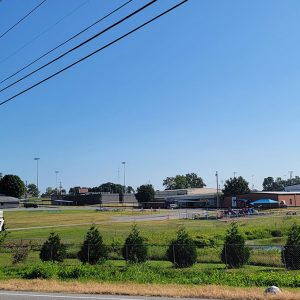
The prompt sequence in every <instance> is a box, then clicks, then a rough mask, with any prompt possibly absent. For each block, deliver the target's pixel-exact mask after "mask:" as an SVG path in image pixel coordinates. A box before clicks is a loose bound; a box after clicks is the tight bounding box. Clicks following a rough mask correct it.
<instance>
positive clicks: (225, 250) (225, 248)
mask: <svg viewBox="0 0 300 300" xmlns="http://www.w3.org/2000/svg"><path fill="white" fill-rule="evenodd" d="M224 252H225V267H226V269H227V265H228V264H227V244H226V243H225V244H224Z"/></svg>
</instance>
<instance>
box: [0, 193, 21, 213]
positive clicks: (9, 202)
mask: <svg viewBox="0 0 300 300" xmlns="http://www.w3.org/2000/svg"><path fill="white" fill-rule="evenodd" d="M19 205H20V199H18V198H14V197H9V196H4V195H0V210H2V209H6V208H17V207H19Z"/></svg>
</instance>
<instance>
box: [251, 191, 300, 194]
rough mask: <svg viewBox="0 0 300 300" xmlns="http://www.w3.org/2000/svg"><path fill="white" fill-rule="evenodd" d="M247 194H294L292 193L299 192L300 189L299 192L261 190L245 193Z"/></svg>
mask: <svg viewBox="0 0 300 300" xmlns="http://www.w3.org/2000/svg"><path fill="white" fill-rule="evenodd" d="M249 194H272V195H294V194H300V191H299V192H296V191H295V192H285V191H279V192H275V191H274V192H273V191H270V192H268V191H262V192H252V193H248V194H246V195H249Z"/></svg>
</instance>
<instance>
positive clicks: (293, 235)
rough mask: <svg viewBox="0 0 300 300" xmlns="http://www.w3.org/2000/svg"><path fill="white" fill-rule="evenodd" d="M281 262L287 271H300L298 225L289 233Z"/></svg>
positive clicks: (299, 233)
mask: <svg viewBox="0 0 300 300" xmlns="http://www.w3.org/2000/svg"><path fill="white" fill-rule="evenodd" d="M281 260H282V262H283V264H284V265H285V266H286V268H287V269H290V270H300V226H298V225H296V224H294V225H293V226H292V227H291V228H290V230H289V232H288V239H287V242H286V245H285V246H284V247H283V250H282V252H281Z"/></svg>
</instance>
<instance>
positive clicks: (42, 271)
mask: <svg viewBox="0 0 300 300" xmlns="http://www.w3.org/2000/svg"><path fill="white" fill-rule="evenodd" d="M57 269H58V268H57V265H55V264H52V263H42V264H38V265H34V266H30V267H28V268H26V269H25V270H24V273H23V275H22V277H23V278H25V279H37V278H40V279H48V278H55V277H56V274H57Z"/></svg>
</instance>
